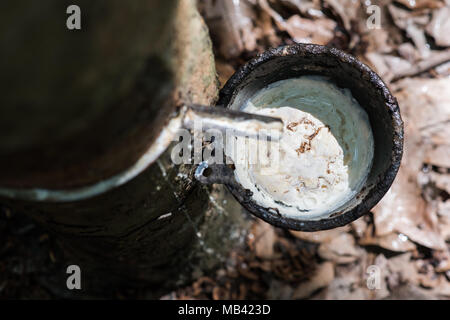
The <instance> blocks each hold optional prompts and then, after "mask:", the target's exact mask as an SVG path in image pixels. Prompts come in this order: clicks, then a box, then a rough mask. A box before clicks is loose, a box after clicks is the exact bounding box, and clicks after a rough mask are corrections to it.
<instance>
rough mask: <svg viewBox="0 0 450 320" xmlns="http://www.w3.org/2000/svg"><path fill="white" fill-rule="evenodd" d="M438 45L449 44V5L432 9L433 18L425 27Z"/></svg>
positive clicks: (446, 45)
mask: <svg viewBox="0 0 450 320" xmlns="http://www.w3.org/2000/svg"><path fill="white" fill-rule="evenodd" d="M426 31H427V33H428V34H429V35H430V36H432V37H433V38H434V41H435V42H436V44H437V45H439V46H445V47H448V46H450V7H443V8H441V9H438V10H435V11H433V18H432V19H431V22H430V23H429V24H428V26H427V28H426Z"/></svg>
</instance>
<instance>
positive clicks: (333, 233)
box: [290, 225, 350, 243]
mask: <svg viewBox="0 0 450 320" xmlns="http://www.w3.org/2000/svg"><path fill="white" fill-rule="evenodd" d="M349 230H350V227H349V226H348V225H347V226H344V227H340V228H335V229H330V230H325V231H316V232H303V231H292V230H291V231H290V232H291V234H292V235H293V236H295V237H296V238H299V239H302V240H305V241H309V242H314V243H322V242H330V241H331V240H333V239H335V238H336V237H338V236H339V235H340V234H341V233H343V232H347V231H349Z"/></svg>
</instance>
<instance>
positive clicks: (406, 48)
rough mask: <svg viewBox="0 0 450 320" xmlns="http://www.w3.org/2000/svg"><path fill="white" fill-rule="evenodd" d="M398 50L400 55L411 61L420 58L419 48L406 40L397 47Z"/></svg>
mask: <svg viewBox="0 0 450 320" xmlns="http://www.w3.org/2000/svg"><path fill="white" fill-rule="evenodd" d="M397 51H398V53H399V54H400V56H402V57H403V58H404V59H406V60H408V61H409V62H411V63H414V62H416V61H417V60H419V59H420V55H419V52H417V49H416V48H415V47H414V46H413V45H412V44H411V43H409V42H405V43H402V44H401V45H399V46H398V47H397Z"/></svg>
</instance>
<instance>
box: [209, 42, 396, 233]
mask: <svg viewBox="0 0 450 320" xmlns="http://www.w3.org/2000/svg"><path fill="white" fill-rule="evenodd" d="M303 75H320V76H325V77H327V78H330V80H331V81H333V82H334V83H335V84H336V85H337V86H338V87H342V88H348V89H350V90H351V93H352V95H353V97H354V98H355V99H356V100H357V101H358V102H359V104H360V105H361V107H362V108H364V110H365V111H366V112H367V114H368V116H369V121H370V125H371V127H372V132H373V138H374V156H373V164H372V168H371V170H370V172H369V174H368V177H367V180H366V182H365V184H364V185H363V187H362V189H361V190H360V191H359V192H358V193H357V194H356V195H355V196H354V197H353V198H352V199H350V200H349V201H348V202H346V203H345V204H343V205H342V206H341V207H339V208H338V209H336V210H334V211H332V212H330V213H327V214H325V215H323V216H319V217H315V218H309V219H308V218H307V217H305V216H302V217H301V218H293V217H287V216H284V215H283V214H282V212H278V211H275V210H273V209H271V208H265V207H262V206H260V205H258V204H257V203H256V202H255V201H253V200H252V197H251V193H250V192H249V190H246V189H244V188H243V187H242V186H241V185H240V184H239V183H238V182H237V181H235V180H234V175H233V174H232V172H229V170H228V169H227V168H222V169H221V171H220V172H216V173H215V178H212V179H216V182H221V183H224V184H225V185H226V186H227V187H228V189H229V190H230V191H231V193H232V194H233V195H234V197H235V198H236V199H237V200H238V201H239V202H240V203H241V205H242V206H244V207H245V208H246V209H247V210H248V211H249V212H251V213H252V214H254V215H255V216H257V217H259V218H261V219H263V220H265V221H266V222H268V223H270V224H273V225H275V226H279V227H283V228H288V229H294V230H301V231H317V230H325V229H331V228H335V227H339V226H343V225H345V224H348V223H350V222H352V221H354V220H356V219H357V218H359V217H361V216H362V215H363V214H365V213H367V212H369V210H370V209H371V208H372V207H373V206H375V204H377V202H378V201H379V200H380V199H381V198H382V197H383V196H384V194H385V193H386V192H387V191H388V189H389V187H390V186H391V184H392V182H393V181H394V178H395V176H396V174H397V171H398V169H399V166H400V161H401V157H402V149H403V122H402V119H401V116H400V110H399V107H398V104H397V101H396V99H395V98H394V97H393V96H392V94H391V93H390V92H389V89H388V88H387V87H386V85H385V84H384V82H383V81H382V80H381V79H380V77H379V76H378V75H377V74H376V73H375V72H373V71H372V70H371V69H370V68H369V67H367V66H366V65H365V64H363V63H362V62H360V61H359V60H357V59H356V58H354V57H352V56H351V55H348V54H346V53H344V52H342V51H340V50H337V49H334V48H329V47H325V46H320V45H312V44H296V45H289V46H283V47H279V48H275V49H271V50H268V51H266V52H264V53H262V54H261V55H259V56H257V57H256V58H254V59H253V60H251V61H249V62H248V63H247V64H245V65H244V66H243V67H241V68H240V69H239V70H238V71H237V72H236V73H235V74H234V75H233V76H232V77H231V78H230V79H229V80H228V82H227V83H226V85H225V86H224V87H223V89H222V90H221V92H220V97H219V101H218V103H217V104H218V105H219V106H223V107H225V108H229V109H234V110H239V109H241V108H242V107H243V106H244V105H245V103H246V101H247V100H248V99H249V98H251V97H252V96H253V95H254V94H255V93H256V92H258V91H259V90H261V89H263V88H265V87H266V86H268V85H269V84H271V83H273V82H276V81H279V80H285V79H289V78H297V77H299V76H303ZM220 175H221V176H222V177H224V178H222V179H220V178H219V179H217V177H218V176H220ZM225 176H226V179H225Z"/></svg>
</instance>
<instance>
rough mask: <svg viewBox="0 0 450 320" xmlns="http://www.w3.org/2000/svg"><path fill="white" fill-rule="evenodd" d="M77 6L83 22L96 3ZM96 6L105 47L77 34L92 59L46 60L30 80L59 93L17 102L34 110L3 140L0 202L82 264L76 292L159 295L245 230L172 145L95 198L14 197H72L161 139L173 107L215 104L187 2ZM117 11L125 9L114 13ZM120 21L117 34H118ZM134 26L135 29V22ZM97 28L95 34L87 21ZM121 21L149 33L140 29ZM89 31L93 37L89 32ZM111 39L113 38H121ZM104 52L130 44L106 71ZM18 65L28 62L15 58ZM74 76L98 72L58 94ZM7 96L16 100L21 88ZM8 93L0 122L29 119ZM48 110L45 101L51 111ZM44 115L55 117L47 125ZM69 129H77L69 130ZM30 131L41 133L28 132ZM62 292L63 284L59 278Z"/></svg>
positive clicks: (228, 203)
mask: <svg viewBox="0 0 450 320" xmlns="http://www.w3.org/2000/svg"><path fill="white" fill-rule="evenodd" d="M58 1H59V0H58ZM58 1H55V2H58ZM72 2H73V1H72ZM80 2H81V3H80V4H79V5H80V8H81V10H82V13H83V12H84V13H85V14H86V15H88V16H89V14H90V13H91V11H89V10H91V9H92V10H94V9H93V8H94V7H95V6H94V5H93V6H91V5H90V4H88V3H89V2H90V1H85V2H83V1H80ZM119 2H120V3H122V5H120V6H119ZM96 3H103V7H102V6H100V7H96V10H97V11H92V13H91V17H90V20H89V21H91V22H90V23H92V25H87V26H86V28H87V29H88V32H87V35H90V36H92V34H95V35H98V36H99V37H98V38H95V39H97V40H98V41H103V40H104V41H103V42H102V43H103V45H102V46H96V45H95V44H93V43H92V42H89V41H87V40H86V39H84V38H81V39H79V42H78V44H82V45H85V46H91V47H88V48H85V49H83V50H85V51H84V53H86V54H88V53H91V54H92V57H94V58H92V57H91V58H92V59H90V58H89V56H88V57H84V56H83V59H85V60H84V61H83V63H81V64H79V65H78V66H77V68H79V69H77V70H74V69H72V68H69V69H68V70H66V71H64V72H62V73H61V70H53V68H59V67H60V65H59V62H60V61H57V62H55V63H52V64H51V66H50V68H51V72H43V70H37V71H38V72H43V73H42V74H38V75H35V76H36V79H40V78H44V80H42V81H43V84H42V87H45V88H46V90H47V89H48V90H50V91H51V92H55V96H54V97H52V96H51V95H46V93H47V92H40V91H39V90H37V88H36V87H35V86H33V85H32V84H30V86H29V89H30V90H35V89H36V94H34V95H31V96H32V97H33V99H34V100H33V101H31V100H30V101H25V100H24V102H21V103H25V104H26V105H27V106H28V108H29V110H30V116H33V114H34V113H36V114H39V115H38V116H36V118H35V119H34V123H33V125H32V127H31V128H26V127H23V128H22V127H21V126H19V127H20V128H18V129H17V130H15V132H14V137H13V136H12V135H9V138H8V139H6V138H5V137H2V138H0V153H1V154H2V157H0V158H2V159H7V161H8V163H11V164H12V165H11V166H12V169H10V172H9V173H8V170H7V169H6V168H5V166H6V163H7V162H6V160H3V162H1V161H0V173H1V175H0V176H1V178H0V189H1V190H3V191H5V190H8V188H11V190H13V191H11V192H10V193H8V192H6V191H5V192H3V194H2V197H1V198H0V201H1V203H3V204H6V205H7V206H9V207H11V208H13V209H15V210H16V211H20V212H24V213H26V214H28V215H29V216H30V217H31V218H33V219H34V220H35V221H37V222H38V223H39V224H40V225H42V226H43V227H44V228H46V229H48V230H49V231H50V232H51V233H52V234H53V235H54V237H55V238H56V239H57V240H58V242H59V243H60V245H61V247H62V248H63V249H64V250H63V251H64V252H65V253H66V255H67V260H66V261H67V264H76V265H79V266H80V267H81V270H82V275H83V290H86V291H93V292H94V291H103V292H104V290H106V289H107V288H115V287H118V286H126V287H129V286H139V285H145V286H153V287H155V288H157V289H158V290H157V291H155V295H158V294H159V293H160V292H161V290H165V289H168V288H171V287H173V286H174V285H179V284H181V283H184V282H186V281H189V280H190V279H192V278H193V277H195V276H199V275H201V274H202V272H204V271H205V270H211V269H213V268H214V267H215V266H217V264H218V263H220V261H223V259H225V257H226V255H227V252H228V251H229V249H230V248H231V247H232V246H234V245H235V244H236V241H238V240H239V239H240V238H241V235H242V232H243V230H244V229H245V228H244V225H245V223H244V222H243V220H242V216H241V209H240V206H239V205H238V204H237V203H236V202H235V201H234V200H231V198H230V196H229V195H228V194H227V193H226V192H225V191H224V190H223V189H222V188H220V187H214V188H205V187H203V186H200V185H198V184H197V183H196V182H195V180H194V179H193V175H192V169H193V167H192V166H191V165H181V166H175V165H173V164H172V163H171V161H170V148H168V149H167V150H166V151H165V152H164V153H163V154H162V155H161V156H160V157H159V158H158V159H157V160H156V161H154V162H153V163H152V164H151V165H150V166H149V167H147V168H146V169H145V170H144V171H142V172H141V173H140V174H139V175H137V176H136V177H135V178H133V179H131V180H130V181H128V182H126V183H125V184H123V185H120V186H118V187H116V188H113V189H111V190H108V191H106V192H102V193H101V194H99V195H96V196H94V197H87V198H85V199H81V200H77V201H69V202H68V201H63V202H59V201H48V200H46V201H37V200H36V199H34V200H30V199H23V197H22V199H17V198H16V197H15V194H14V192H16V191H21V190H22V189H26V188H41V189H42V188H46V189H45V190H50V191H53V190H59V189H64V190H70V189H71V188H78V187H84V186H86V185H89V184H91V183H97V182H99V181H102V180H103V179H107V178H109V177H111V176H112V175H114V174H117V173H120V172H121V171H123V170H125V169H126V168H127V167H129V166H130V165H132V164H133V163H135V162H136V161H138V160H139V157H141V156H142V154H143V153H144V152H145V150H146V148H149V147H151V146H152V145H154V141H155V137H156V136H157V133H158V132H159V131H160V130H161V128H162V127H163V126H164V125H165V124H166V119H167V117H168V115H169V114H170V113H171V112H172V110H174V109H175V108H176V107H177V106H179V105H181V104H183V103H189V102H195V103H200V104H207V105H208V104H213V103H214V102H215V100H216V98H217V88H218V83H217V78H216V73H215V67H214V58H213V54H212V49H211V42H210V39H209V35H208V31H207V28H206V26H205V24H204V23H203V20H202V18H201V17H200V15H199V13H198V11H197V9H196V4H195V1H194V0H179V1H166V0H165V1H140V2H139V4H137V3H136V4H133V5H131V4H125V3H123V2H121V1H98V2H97V1H96ZM133 3H134V2H133ZM123 7H132V8H128V9H127V10H125V11H122V15H119V12H120V11H121V10H122V9H123ZM57 8H60V7H57ZM99 8H103V9H105V10H100V11H99ZM22 9H23V10H25V11H26V12H29V13H30V15H32V13H33V12H34V11H33V10H34V7H30V8H22ZM52 9H54V7H52ZM49 10H50V7H49ZM55 10H56V9H55ZM154 10H157V11H156V12H155V11H154ZM49 12H50V13H51V14H50V13H49V15H50V16H49V17H47V18H53V19H54V18H55V16H54V15H56V14H58V15H64V12H65V8H64V9H63V11H58V12H57V10H56V11H52V10H50V11H49ZM56 12H57V13H56ZM52 14H54V15H52ZM146 14H147V15H148V18H146ZM95 15H96V16H95ZM94 16H95V17H97V18H98V19H99V20H98V21H97V20H95V19H94ZM118 16H121V17H122V19H123V23H122V24H121V25H120V27H121V28H124V29H121V30H116V27H117V25H116V24H117V23H118V20H117V17H118ZM100 18H101V19H100ZM136 19H137V20H138V21H139V23H133V21H136ZM152 20H153V21H152ZM149 21H151V23H149ZM97 22H98V23H100V25H101V27H98V28H96V27H95V26H94V25H95V23H97ZM128 24H131V25H132V26H136V25H139V26H147V27H146V28H144V29H145V32H142V29H139V28H137V29H136V28H132V27H127V26H128ZM61 27H64V25H63V26H61ZM90 27H91V28H92V29H95V30H96V32H90V31H89V28H90ZM105 30H106V31H105ZM102 32H103V33H102ZM115 32H118V33H120V36H119V39H118V40H117V41H115V40H114V33H115ZM135 32H138V33H139V35H135V34H134V33H135ZM87 35H80V37H83V36H87ZM100 35H101V36H103V37H104V38H101V37H100ZM105 39H106V40H105ZM21 45H22V44H21ZM31 45H32V44H30V46H31ZM62 45H63V46H64V45H66V44H64V43H63V44H62ZM70 46H71V44H67V48H69V47H70ZM110 46H113V47H114V46H115V48H112V49H113V51H114V50H119V51H121V50H122V49H121V48H123V47H124V46H126V47H127V48H129V47H131V49H129V50H125V51H122V52H120V53H121V54H116V52H115V51H114V52H112V53H111V56H108V59H111V63H112V64H113V65H115V63H116V62H117V65H115V67H114V68H113V69H111V70H110V71H111V72H110V71H108V72H104V69H102V64H103V62H102V60H101V59H100V60H98V59H97V57H102V55H105V54H107V52H108V51H109V49H110ZM19 47H20V46H19ZM67 48H66V49H67ZM25 49H26V47H25ZM80 50H81V49H80ZM136 52H137V53H136ZM45 54H50V53H49V52H46V53H45ZM136 57H138V58H136ZM46 58H47V56H45V57H43V59H46ZM65 58H66V56H64V55H62V56H61V59H65ZM18 59H19V60H20V59H24V58H23V57H22V56H20V55H19V56H18ZM86 59H87V60H86ZM135 59H137V60H139V61H134V60H135ZM132 61H134V63H132V66H130V63H131V62H132ZM36 63H39V62H38V61H36ZM105 63H106V62H105ZM110 66H111V65H110V64H107V67H110ZM13 67H14V64H12V67H11V68H10V69H11V74H12V73H13V72H17V73H18V75H15V76H16V77H19V76H20V77H26V74H25V73H24V72H26V70H24V68H21V67H17V66H16V67H17V68H16V69H14V68H13ZM36 68H38V67H36ZM80 68H81V69H80ZM105 68H106V67H105ZM80 70H81V71H86V72H87V73H88V74H89V72H91V73H92V74H94V75H95V76H94V75H93V76H92V77H93V78H92V82H89V85H88V86H86V87H84V89H86V88H87V89H86V90H87V91H86V92H87V93H83V94H81V93H80V94H81V96H79V93H76V94H75V96H76V97H77V99H72V97H73V93H67V92H68V90H69V89H70V90H74V92H78V91H77V90H78V89H80V91H79V92H82V89H83V86H81V87H80V86H79V83H78V82H73V83H72V82H71V81H68V82H66V83H65V86H64V87H63V88H64V90H66V91H64V92H62V93H61V92H56V91H55V90H58V88H59V86H58V85H56V84H55V83H56V82H57V79H62V78H64V79H66V78H68V77H71V76H73V75H76V76H78V75H79V73H80V72H81V71H80ZM79 71H80V72H79ZM88 71H89V72H88ZM122 72H123V73H122ZM81 73H83V72H81ZM83 74H84V73H83ZM122 74H123V75H124V77H125V78H126V80H124V81H125V82H126V83H127V84H123V83H122V84H120V85H119V87H120V88H121V90H119V91H120V92H118V90H117V88H118V87H117V81H118V80H119V79H118V78H120V77H121V75H122ZM84 75H86V74H84ZM71 84H72V86H71ZM66 86H67V88H66ZM27 88H28V87H27ZM105 88H106V89H105ZM13 89H14V90H16V94H17V92H19V89H20V88H19V87H13ZM97 90H100V91H102V92H103V93H107V94H106V96H107V98H98V97H97V98H96V97H94V96H95V95H96V94H97V93H96V92H97ZM33 92H34V91H33ZM123 92H125V93H123ZM60 93H61V95H62V96H60V95H59V94H60ZM124 97H125V98H124ZM9 98H11V97H9ZM9 98H8V97H7V98H5V97H3V99H4V101H3V102H4V103H1V105H2V107H1V110H2V111H1V115H2V116H6V117H7V118H8V119H10V121H11V122H12V123H13V124H14V123H19V122H20V121H21V118H22V119H23V118H24V117H26V116H25V115H22V116H19V115H17V114H15V111H12V110H15V109H14V104H15V100H14V99H13V98H11V99H9ZM26 98H27V97H25V98H24V99H26ZM90 98H92V99H90ZM80 99H81V100H80ZM83 99H86V101H88V102H89V104H90V105H92V106H93V107H94V109H96V110H94V111H93V110H90V109H88V108H87V109H85V108H82V109H81V110H79V113H78V114H77V117H76V118H75V119H73V110H76V108H77V107H79V106H80V105H83V103H85V102H86V101H84V102H83V101H82V100H83ZM47 100H48V101H47ZM99 101H100V102H99ZM130 101H131V102H132V103H130ZM44 103H48V106H47V109H45V108H44V107H43V104H44ZM58 103H59V105H60V107H61V108H62V109H65V110H66V111H67V112H59V111H57V110H56V108H54V106H56V105H58ZM5 106H6V107H5ZM42 108H44V109H42ZM39 110H41V111H42V112H41V113H39ZM55 110H56V111H55ZM128 112H131V113H132V115H129V114H128ZM93 113H95V115H93ZM48 118H51V119H52V121H51V123H50V124H49V122H48V121H47V120H48ZM55 119H56V120H57V121H53V120H55ZM92 119H94V120H92ZM91 120H92V121H91ZM0 122H1V121H0ZM76 122H80V123H83V125H78V124H77V123H76ZM72 124H73V128H76V130H75V129H74V130H72V131H71V130H69V129H67V128H71V127H72V126H71V125H72ZM0 128H1V123H0ZM49 128H51V130H50V132H52V135H59V134H60V133H61V136H59V137H58V139H56V138H53V137H51V135H49V134H48V131H47V130H48V129H49ZM33 132H40V133H42V134H40V135H39V137H35V136H33ZM111 137H114V138H115V139H116V140H115V141H112V140H114V139H112V138H111ZM117 140H118V141H117ZM83 146H85V147H83ZM11 161H13V162H11ZM14 161H16V162H14ZM11 172H12V173H11ZM3 173H5V174H3ZM223 200H225V201H223ZM64 273H65V270H61V274H64ZM60 285H61V287H62V288H65V281H64V282H61V283H60Z"/></svg>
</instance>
